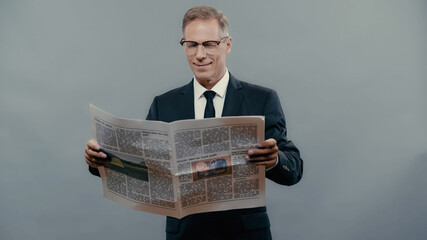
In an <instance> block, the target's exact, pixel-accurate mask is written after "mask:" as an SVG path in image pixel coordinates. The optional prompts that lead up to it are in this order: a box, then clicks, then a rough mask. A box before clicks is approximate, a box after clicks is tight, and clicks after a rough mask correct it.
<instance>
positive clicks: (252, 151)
mask: <svg viewBox="0 0 427 240" xmlns="http://www.w3.org/2000/svg"><path fill="white" fill-rule="evenodd" d="M278 151H279V149H278V148H277V146H275V147H273V148H252V149H249V150H248V155H249V156H257V155H269V154H273V153H277V152H278Z"/></svg>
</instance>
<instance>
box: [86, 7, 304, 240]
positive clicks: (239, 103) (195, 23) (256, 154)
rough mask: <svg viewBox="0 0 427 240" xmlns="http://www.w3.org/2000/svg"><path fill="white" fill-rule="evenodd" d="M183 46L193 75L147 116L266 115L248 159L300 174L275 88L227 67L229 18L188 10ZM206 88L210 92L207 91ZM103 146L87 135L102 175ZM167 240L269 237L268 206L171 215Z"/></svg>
mask: <svg viewBox="0 0 427 240" xmlns="http://www.w3.org/2000/svg"><path fill="white" fill-rule="evenodd" d="M182 32H183V38H182V40H181V45H182V46H183V48H184V51H185V54H186V55H187V60H188V64H189V65H190V68H191V70H192V71H193V74H194V77H193V80H192V81H191V82H190V83H189V84H187V85H185V86H183V87H180V88H176V89H173V90H171V91H169V92H167V93H164V94H162V95H160V96H157V97H156V98H155V99H154V101H153V103H152V105H151V108H150V111H149V113H148V115H147V120H159V121H165V122H172V121H176V120H182V119H194V118H195V119H201V118H204V117H221V116H241V115H264V116H265V136H266V138H267V140H265V141H263V142H261V143H259V144H258V146H257V148H254V149H250V150H249V151H248V155H247V156H246V160H247V161H249V162H252V163H254V164H256V165H263V166H265V168H266V177H267V178H269V179H271V180H273V181H274V182H276V183H279V184H283V185H293V184H296V183H297V182H299V180H300V179H301V177H302V170H303V162H302V159H301V158H300V155H299V151H298V149H297V148H296V147H295V146H294V144H293V143H292V142H291V141H289V140H288V139H287V138H286V124H285V117H284V115H283V112H282V108H281V106H280V102H279V99H278V96H277V94H276V92H275V91H273V90H271V89H267V88H263V87H260V86H256V85H252V84H249V83H246V82H243V81H239V80H237V79H236V78H234V76H232V75H231V74H230V73H229V72H228V69H227V68H226V55H227V54H228V53H230V50H231V44H232V39H231V37H230V36H229V35H228V21H227V18H226V17H225V16H224V15H223V14H222V13H221V12H220V11H218V10H216V9H214V8H211V7H204V6H202V7H194V8H191V9H190V10H188V11H187V13H186V14H185V16H184V19H183V24H182ZM205 92H208V93H205ZM99 149H100V147H99V145H98V144H97V143H96V142H95V141H94V140H89V141H88V143H87V146H86V150H85V158H86V162H87V164H88V165H89V169H90V171H91V172H92V173H93V174H95V175H99V173H98V172H97V169H96V168H97V167H98V166H103V165H105V164H108V163H106V161H105V158H106V155H105V154H103V153H100V152H98V151H99ZM166 239H168V240H172V239H185V240H188V239H221V240H222V239H245V240H247V239H257V240H259V239H271V233H270V223H269V219H268V215H267V213H266V207H257V208H248V209H236V210H228V211H219V212H210V213H201V214H193V215H189V216H186V217H184V218H182V219H176V218H172V217H167V220H166Z"/></svg>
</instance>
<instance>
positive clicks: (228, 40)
mask: <svg viewBox="0 0 427 240" xmlns="http://www.w3.org/2000/svg"><path fill="white" fill-rule="evenodd" d="M232 42H233V39H231V37H228V38H227V51H226V53H227V54H229V53H230V52H231V44H232Z"/></svg>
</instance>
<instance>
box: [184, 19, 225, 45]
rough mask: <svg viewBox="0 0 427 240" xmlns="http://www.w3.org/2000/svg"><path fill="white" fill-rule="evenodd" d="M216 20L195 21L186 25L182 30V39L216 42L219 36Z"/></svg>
mask: <svg viewBox="0 0 427 240" xmlns="http://www.w3.org/2000/svg"><path fill="white" fill-rule="evenodd" d="M219 31H220V29H219V23H218V20H217V19H214V18H212V19H207V20H203V19H195V20H193V21H191V22H188V23H187V26H185V30H184V38H185V39H186V40H191V41H206V40H216V39H217V38H218V36H219V35H220V34H219Z"/></svg>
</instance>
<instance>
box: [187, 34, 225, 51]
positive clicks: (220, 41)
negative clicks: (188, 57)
mask: <svg viewBox="0 0 427 240" xmlns="http://www.w3.org/2000/svg"><path fill="white" fill-rule="evenodd" d="M227 38H229V36H225V37H223V38H221V39H220V40H218V41H215V40H208V41H204V42H202V43H199V42H196V41H186V40H185V38H181V41H179V44H181V46H183V47H184V50H185V49H188V47H187V48H186V47H185V46H184V43H186V42H189V43H194V44H197V45H195V46H194V47H195V48H194V49H195V50H196V49H197V48H198V47H199V45H202V46H203V48H205V47H206V45H205V44H206V43H208V42H214V43H216V45H214V47H217V46H219V44H221V43H222V42H224V40H226V39H227Z"/></svg>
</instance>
